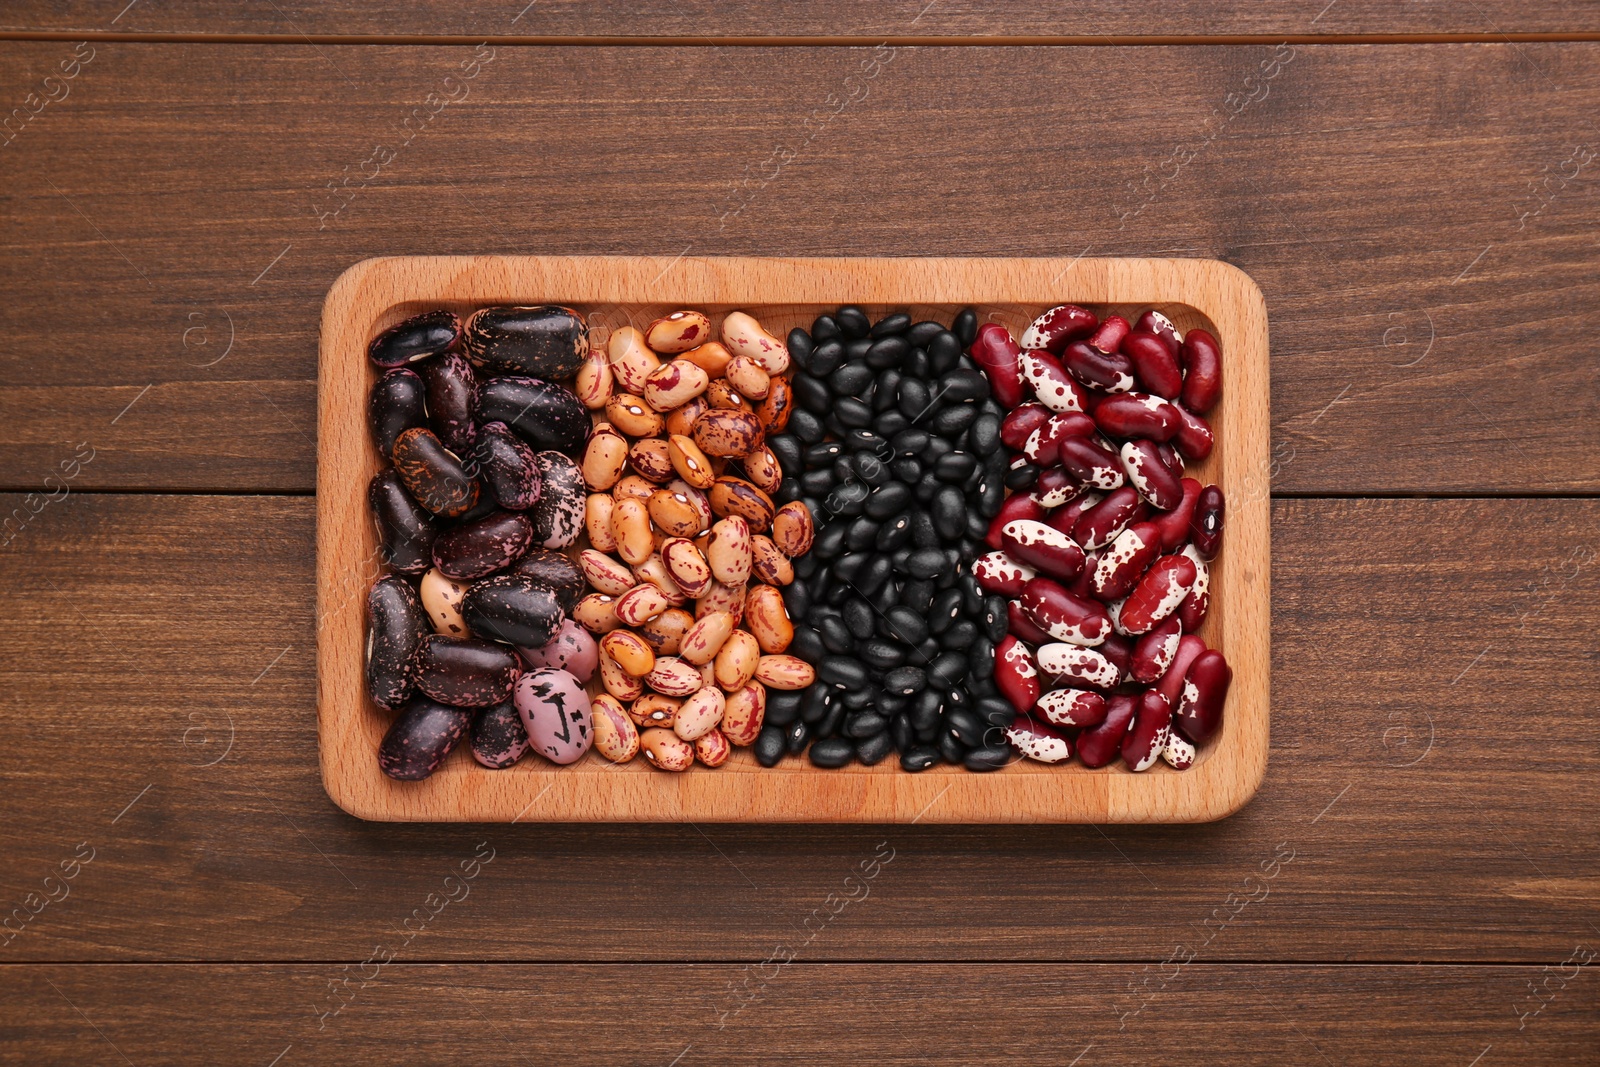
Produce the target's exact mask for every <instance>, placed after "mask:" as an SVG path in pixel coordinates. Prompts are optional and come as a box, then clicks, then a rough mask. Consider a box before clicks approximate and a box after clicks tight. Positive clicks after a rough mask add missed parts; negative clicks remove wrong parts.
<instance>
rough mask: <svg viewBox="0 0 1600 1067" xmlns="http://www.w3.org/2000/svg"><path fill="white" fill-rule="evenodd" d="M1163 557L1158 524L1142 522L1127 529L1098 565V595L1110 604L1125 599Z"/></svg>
mask: <svg viewBox="0 0 1600 1067" xmlns="http://www.w3.org/2000/svg"><path fill="white" fill-rule="evenodd" d="M1160 555H1161V531H1160V529H1159V528H1158V527H1157V526H1156V525H1155V524H1154V523H1150V522H1141V523H1137V524H1135V525H1133V526H1130V527H1128V528H1127V529H1126V530H1123V531H1122V532H1121V533H1120V534H1118V535H1117V537H1116V540H1114V541H1112V542H1111V544H1109V545H1107V546H1106V549H1105V551H1104V552H1102V553H1101V554H1100V558H1099V560H1098V561H1097V562H1096V563H1095V568H1094V578H1093V579H1092V586H1093V589H1094V595H1095V596H1096V597H1098V598H1099V599H1100V600H1102V601H1106V602H1110V601H1113V600H1121V599H1122V598H1123V597H1125V596H1127V595H1128V594H1129V593H1131V592H1133V587H1134V585H1135V583H1137V582H1138V581H1139V579H1140V577H1141V576H1143V574H1144V572H1145V571H1146V570H1148V569H1149V567H1150V564H1152V563H1154V562H1155V561H1156V558H1157V557H1159V556H1160Z"/></svg>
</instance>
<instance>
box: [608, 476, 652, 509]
mask: <svg viewBox="0 0 1600 1067" xmlns="http://www.w3.org/2000/svg"><path fill="white" fill-rule="evenodd" d="M655 491H656V487H655V486H653V485H651V484H650V483H649V482H647V481H645V480H644V479H643V478H641V477H639V476H638V475H637V474H625V475H623V476H622V480H621V481H620V482H618V483H617V486H616V488H615V489H613V490H611V495H612V496H613V497H615V498H616V499H617V500H637V501H640V502H641V503H643V502H645V501H648V500H649V499H650V494H651V493H653V492H655Z"/></svg>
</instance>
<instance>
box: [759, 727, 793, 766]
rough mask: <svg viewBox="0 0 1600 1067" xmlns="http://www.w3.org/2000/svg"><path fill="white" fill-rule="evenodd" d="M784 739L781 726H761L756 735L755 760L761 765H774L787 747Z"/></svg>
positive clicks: (781, 757)
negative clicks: (759, 731)
mask: <svg viewBox="0 0 1600 1067" xmlns="http://www.w3.org/2000/svg"><path fill="white" fill-rule="evenodd" d="M785 740H786V739H785V738H784V735H783V727H781V726H763V727H762V728H761V733H760V734H758V735H757V736H756V762H757V763H759V764H761V766H763V767H776V766H777V765H778V761H779V760H781V759H783V753H784V750H785V749H786V748H787V747H788V746H787V744H786V743H785Z"/></svg>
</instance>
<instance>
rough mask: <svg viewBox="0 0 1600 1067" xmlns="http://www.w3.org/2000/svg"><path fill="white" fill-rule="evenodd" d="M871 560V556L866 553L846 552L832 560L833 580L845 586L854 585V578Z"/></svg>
mask: <svg viewBox="0 0 1600 1067" xmlns="http://www.w3.org/2000/svg"><path fill="white" fill-rule="evenodd" d="M871 559H872V555H871V553H868V552H847V553H846V554H844V555H842V556H840V557H839V558H838V559H836V560H834V563H833V577H834V579H835V580H837V581H840V582H844V583H845V584H846V585H854V584H855V581H856V578H857V577H858V576H859V575H860V574H861V571H862V569H863V568H865V567H866V565H867V563H868V562H869V561H871Z"/></svg>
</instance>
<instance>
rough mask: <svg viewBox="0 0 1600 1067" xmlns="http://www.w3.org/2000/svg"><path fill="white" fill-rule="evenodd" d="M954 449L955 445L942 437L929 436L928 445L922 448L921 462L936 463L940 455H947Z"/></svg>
mask: <svg viewBox="0 0 1600 1067" xmlns="http://www.w3.org/2000/svg"><path fill="white" fill-rule="evenodd" d="M955 450H956V446H955V445H953V444H951V443H950V442H949V441H946V440H945V439H944V438H942V437H931V436H930V437H929V438H928V447H926V448H924V449H923V450H922V462H924V463H929V464H932V463H938V462H939V459H940V457H942V456H948V455H949V454H950V453H952V452H954V451H955Z"/></svg>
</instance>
